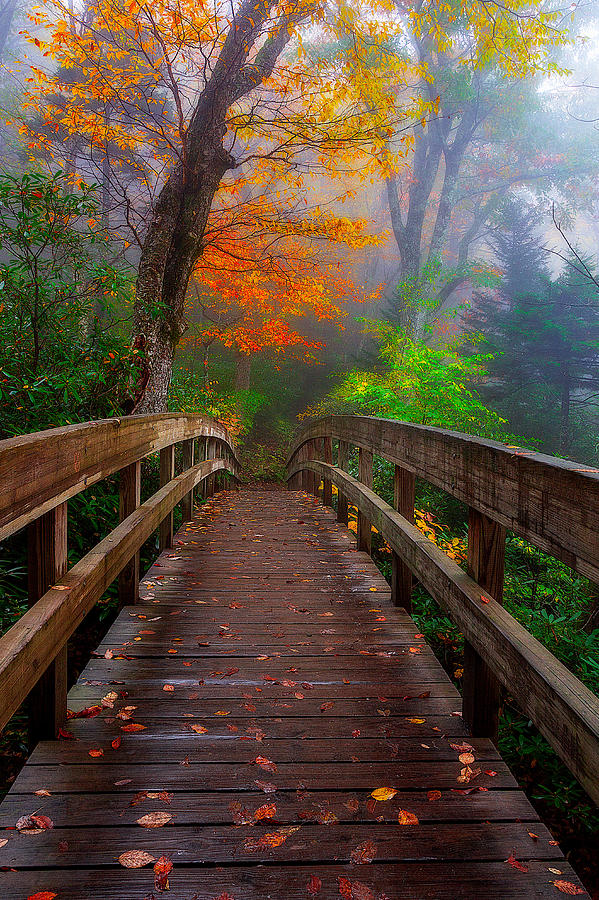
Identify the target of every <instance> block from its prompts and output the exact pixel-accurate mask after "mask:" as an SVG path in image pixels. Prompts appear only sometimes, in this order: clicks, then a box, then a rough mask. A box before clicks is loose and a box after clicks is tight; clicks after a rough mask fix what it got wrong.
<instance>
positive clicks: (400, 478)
mask: <svg viewBox="0 0 599 900" xmlns="http://www.w3.org/2000/svg"><path fill="white" fill-rule="evenodd" d="M415 492H416V476H415V475H414V473H413V472H410V471H408V469H404V468H402V467H401V466H395V473H394V478H393V497H394V505H395V509H396V510H397V511H398V513H399V514H400V515H401V516H403V517H404V519H407V520H408V522H412V523H413V522H414V496H415ZM391 554H392V555H391V599H392V601H393V603H394V604H395V606H403V608H404V609H405V610H406V611H407V612H410V611H411V609H412V573H411V571H410V569H409V568H408V567H407V565H406V564H405V562H404V561H403V559H402V558H401V556H398V554H397V553H396V552H395V550H392V551H391Z"/></svg>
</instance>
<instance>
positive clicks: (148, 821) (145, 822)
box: [137, 812, 173, 828]
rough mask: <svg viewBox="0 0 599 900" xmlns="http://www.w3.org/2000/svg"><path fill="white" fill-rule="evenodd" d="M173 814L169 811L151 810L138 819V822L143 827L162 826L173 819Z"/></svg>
mask: <svg viewBox="0 0 599 900" xmlns="http://www.w3.org/2000/svg"><path fill="white" fill-rule="evenodd" d="M172 818H173V817H172V816H171V814H170V813H167V812H151V813H147V815H145V816H142V817H141V819H137V824H138V825H141V827H142V828H162V826H163V825H166V823H167V822H170V821H171V820H172Z"/></svg>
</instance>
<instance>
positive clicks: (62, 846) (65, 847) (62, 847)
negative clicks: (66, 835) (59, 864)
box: [58, 841, 69, 853]
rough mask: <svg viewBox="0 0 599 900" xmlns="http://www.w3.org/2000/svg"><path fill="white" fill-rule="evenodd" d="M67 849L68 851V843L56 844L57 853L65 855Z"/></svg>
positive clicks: (60, 842)
mask: <svg viewBox="0 0 599 900" xmlns="http://www.w3.org/2000/svg"><path fill="white" fill-rule="evenodd" d="M68 849H69V842H68V841H59V842H58V852H59V853H66V852H67V850H68Z"/></svg>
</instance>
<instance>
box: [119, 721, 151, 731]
mask: <svg viewBox="0 0 599 900" xmlns="http://www.w3.org/2000/svg"><path fill="white" fill-rule="evenodd" d="M145 728H146V726H145V725H140V724H139V723H137V722H130V723H129V725H121V731H145Z"/></svg>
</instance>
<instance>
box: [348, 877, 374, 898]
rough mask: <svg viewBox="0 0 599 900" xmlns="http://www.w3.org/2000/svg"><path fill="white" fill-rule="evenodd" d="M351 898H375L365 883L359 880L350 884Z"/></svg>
mask: <svg viewBox="0 0 599 900" xmlns="http://www.w3.org/2000/svg"><path fill="white" fill-rule="evenodd" d="M351 896H352V900H376V898H375V896H374V894H373V893H372V891H371V890H370V888H369V887H368V885H367V884H363V883H362V882H361V881H354V882H353V883H352V886H351Z"/></svg>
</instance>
